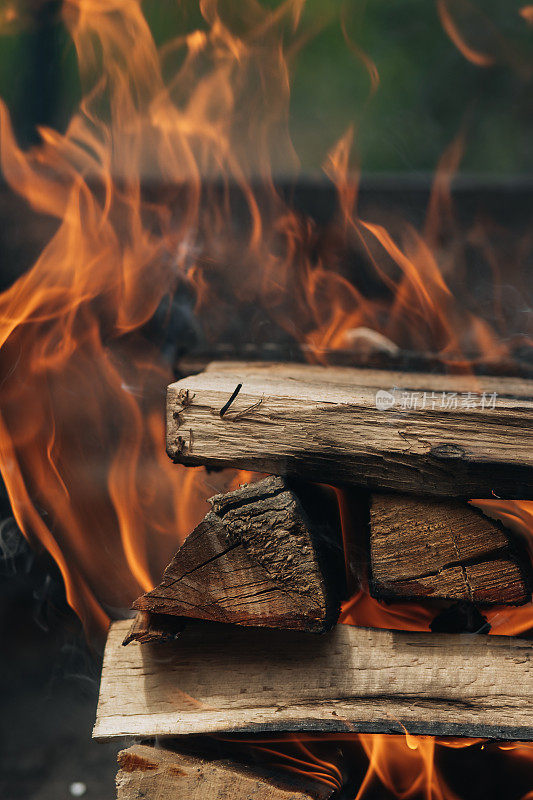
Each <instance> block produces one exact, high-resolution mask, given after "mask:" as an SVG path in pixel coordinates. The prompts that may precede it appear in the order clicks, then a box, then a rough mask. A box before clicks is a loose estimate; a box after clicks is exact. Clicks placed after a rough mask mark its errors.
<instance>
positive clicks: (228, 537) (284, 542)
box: [133, 477, 344, 638]
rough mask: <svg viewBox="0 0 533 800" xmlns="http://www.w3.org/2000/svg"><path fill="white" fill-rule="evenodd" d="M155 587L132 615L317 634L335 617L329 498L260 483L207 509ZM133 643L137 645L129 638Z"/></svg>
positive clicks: (338, 570)
mask: <svg viewBox="0 0 533 800" xmlns="http://www.w3.org/2000/svg"><path fill="white" fill-rule="evenodd" d="M209 502H210V503H211V506H212V510H211V511H210V512H209V513H208V514H207V515H206V516H205V518H204V519H203V520H202V522H201V523H200V524H199V525H197V527H196V528H195V529H194V531H193V532H192V533H191V534H190V535H189V536H188V537H187V539H186V540H185V542H184V543H183V545H182V546H181V548H180V549H179V550H178V552H177V553H176V555H175V556H174V558H173V559H172V561H171V562H170V564H169V565H168V567H167V568H166V570H165V573H164V575H163V578H162V580H161V582H160V583H159V584H158V585H157V586H156V587H155V588H154V589H153V590H152V591H150V592H147V593H146V594H144V595H142V596H141V597H139V598H138V600H136V601H135V603H134V604H133V607H134V608H135V609H137V610H140V611H149V612H155V613H157V614H174V615H177V616H184V617H193V618H197V619H208V620H213V621H216V622H232V623H235V624H238V625H265V626H268V627H272V628H291V629H293V630H305V631H313V632H315V633H323V632H324V631H326V630H330V629H331V628H332V627H333V625H334V624H335V623H336V621H337V619H338V617H339V613H340V600H341V596H342V583H343V580H342V578H343V576H344V556H343V549H342V536H341V531H340V522H339V519H338V514H337V510H336V503H335V501H334V498H333V497H332V498H328V497H327V496H326V490H325V489H322V488H321V487H313V488H312V489H311V490H310V489H309V487H300V490H299V491H298V490H297V489H296V488H295V487H294V486H292V485H290V484H289V483H288V482H287V480H286V479H284V478H278V477H269V478H264V479H263V480H261V481H258V482H257V483H253V484H250V485H245V486H242V487H241V488H239V489H236V490H235V491H233V492H228V493H226V494H221V495H216V496H215V497H212V498H211V499H210V501H209ZM134 638H138V637H134Z"/></svg>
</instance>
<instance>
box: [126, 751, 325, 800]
mask: <svg viewBox="0 0 533 800" xmlns="http://www.w3.org/2000/svg"><path fill="white" fill-rule="evenodd" d="M118 763H119V767H120V769H119V772H118V775H117V793H118V794H117V800H140V798H146V800H327V798H328V797H330V796H331V794H332V793H333V789H331V788H329V787H328V786H325V785H324V784H319V783H318V782H317V781H313V782H312V783H313V784H314V786H313V789H309V790H304V789H300V788H296V787H295V784H298V783H306V781H303V780H302V781H298V780H292V781H291V779H290V778H289V776H288V775H286V776H284V775H282V774H280V771H279V770H277V771H275V772H273V774H272V776H271V777H267V776H266V775H265V774H261V773H260V772H259V771H258V770H257V771H254V770H252V769H247V768H246V767H243V766H240V765H238V764H236V763H233V762H231V761H213V760H209V759H206V758H196V757H194V756H192V755H185V754H183V753H175V752H172V751H169V750H165V749H162V748H160V747H152V746H150V745H142V744H136V745H133V746H132V747H128V749H127V750H122V751H121V752H120V753H119V754H118ZM258 772H259V774H258ZM307 783H310V782H309V781H307Z"/></svg>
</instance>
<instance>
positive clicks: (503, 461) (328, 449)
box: [167, 363, 533, 499]
mask: <svg viewBox="0 0 533 800" xmlns="http://www.w3.org/2000/svg"><path fill="white" fill-rule="evenodd" d="M239 384H242V386H241V389H240V391H239V393H238V394H237V396H236V397H235V399H234V400H233V402H232V403H231V405H230V406H229V408H228V409H227V411H226V412H225V413H224V414H223V415H222V416H221V414H220V411H221V409H223V407H224V406H225V405H226V404H227V402H228V400H229V399H230V397H231V396H232V395H233V393H234V392H235V389H236V387H237V386H238V385H239ZM380 390H382V391H386V392H388V393H389V394H388V395H386V396H385V400H387V397H389V400H390V398H391V397H392V398H393V399H394V405H393V406H392V407H391V408H388V409H383V408H377V407H376V394H377V392H378V391H380ZM404 392H405V393H407V394H405V395H404ZM424 392H425V395H424ZM443 392H444V393H445V394H444V401H443V400H442V398H443ZM469 392H470V395H469V394H468V393H469ZM413 393H414V394H413ZM452 393H455V394H456V395H457V396H456V398H455V400H453V399H450V398H451V395H452ZM474 393H475V395H474ZM483 393H485V401H482V399H481V398H482V397H483ZM494 393H497V397H495V398H494ZM404 397H405V398H407V400H406V401H405V402H407V403H409V402H411V403H414V402H415V399H416V400H417V402H418V406H419V407H418V408H409V409H408V410H403V404H404ZM491 398H492V399H493V400H494V404H495V407H494V408H492V407H488V406H490V405H491V403H492V401H493V400H492V399H491ZM532 398H533V381H526V380H520V379H510V378H508V379H504V378H487V377H477V378H473V377H466V376H442V375H424V374H403V373H394V372H383V371H377V370H376V371H373V370H358V369H350V368H342V367H316V366H307V365H297V364H266V365H265V364H246V363H242V364H241V363H233V364H228V363H223V364H220V363H217V364H212V365H211V366H210V367H209V368H208V369H207V370H206V371H205V372H203V373H200V374H199V375H194V376H192V377H189V378H184V379H183V380H181V381H178V382H177V383H174V384H171V385H170V386H169V387H168V393H167V451H168V454H169V456H170V457H171V458H173V459H174V460H175V461H178V462H180V463H183V464H188V465H191V466H192V465H201V464H203V465H207V466H210V467H224V466H231V467H237V468H244V469H252V470H256V471H258V472H270V473H273V474H278V475H291V474H292V475H294V474H296V475H299V476H300V477H304V478H306V479H309V480H315V481H320V482H326V483H328V482H330V483H340V482H347V483H351V484H356V485H361V486H366V487H369V488H373V489H376V488H378V489H379V488H384V489H393V490H398V491H402V492H414V493H416V494H431V495H441V496H450V497H459V496H461V497H488V496H490V495H491V493H492V492H494V493H496V494H497V495H498V496H500V497H509V498H510V497H514V498H518V499H525V498H528V497H533V399H532ZM441 402H445V403H448V404H450V403H451V405H452V407H450V408H447V409H446V408H441V407H440V403H441ZM454 402H457V408H454V407H453V404H454ZM483 402H484V405H485V407H484V408H482V407H481V405H482V403H483ZM422 403H425V406H426V407H425V408H421V407H420V406H421V404H422ZM469 404H470V405H472V404H474V407H468V405H469ZM433 405H435V408H433V407H432V406H433ZM463 406H464V407H463Z"/></svg>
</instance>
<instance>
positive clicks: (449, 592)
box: [370, 494, 532, 605]
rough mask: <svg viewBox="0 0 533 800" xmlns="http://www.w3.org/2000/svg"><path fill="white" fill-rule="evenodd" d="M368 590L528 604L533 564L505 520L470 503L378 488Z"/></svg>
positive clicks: (372, 515)
mask: <svg viewBox="0 0 533 800" xmlns="http://www.w3.org/2000/svg"><path fill="white" fill-rule="evenodd" d="M370 557H371V591H372V594H374V595H375V596H376V597H380V598H386V599H391V598H398V597H401V598H439V599H449V600H467V601H471V602H474V603H479V604H481V605H484V604H495V603H496V604H506V603H507V604H514V605H518V604H521V603H526V602H527V601H528V600H529V599H530V596H531V583H532V574H531V573H532V567H531V562H530V560H529V559H528V557H527V555H526V554H525V552H524V553H523V552H521V547H520V544H519V542H518V541H515V540H514V539H513V538H512V534H511V533H510V532H508V531H507V530H506V529H505V528H504V527H503V526H502V525H500V524H499V523H497V522H494V521H493V520H492V519H489V518H488V517H486V516H485V515H484V514H483V513H482V512H481V511H479V510H478V509H476V508H473V507H472V506H470V505H468V504H467V503H463V502H460V501H453V500H452V501H450V500H444V501H443V500H435V501H431V502H430V501H428V500H426V499H423V498H417V497H407V496H402V495H388V494H375V495H373V496H372V498H371V508H370Z"/></svg>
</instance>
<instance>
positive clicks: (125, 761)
mask: <svg viewBox="0 0 533 800" xmlns="http://www.w3.org/2000/svg"><path fill="white" fill-rule="evenodd" d="M173 756H175V757H176V762H177V763H176V764H172V763H169V762H170V759H172V757H173ZM161 757H163V758H168V759H169V762H167V763H169V766H170V771H171V772H172V773H173V774H174V775H175V776H176V779H177V780H176V787H178V784H179V780H180V778H185V779H186V778H187V772H186V770H185V769H184V770H183V771H182V772H180V759H181V762H182V766H183V767H185V768H186V767H192V768H193V769H194V770H195V771H196V770H198V771H201V768H202V767H205V766H207V767H208V768H211V769H214V770H217V771H218V770H220V771H221V772H226V773H227V774H228V781H231V782H232V783H233V782H237V784H236V785H237V786H238V781H239V778H244V779H250V780H253V781H258V782H261V783H264V784H266V785H268V786H270V787H272V788H273V789H279V790H280V793H283V796H284V797H285V796H286V795H285V793H286V792H299V793H301V796H302V798H303V797H304V796H305V797H306V798H307V797H308V798H309V800H328V798H330V797H331V796H332V794H333V793H334V791H335V790H334V789H333V788H331V787H329V786H326V785H325V784H323V783H321V782H319V781H317V780H314V779H313V778H311V777H308V776H306V775H304V774H303V773H302V774H295V773H293V772H290V771H288V770H287V771H285V770H283V769H282V768H280V767H279V766H270V765H269V764H268V761H266V762H261V761H258V760H257V757H254V756H253V755H252V752H251V751H250V748H249V747H247V746H246V745H242V744H241V745H240V746H239V741H238V739H236V740H235V741H233V742H232V741H231V740H230V739H229V737H227V738H226V737H225V738H224V740H222V739H215V738H214V737H210V736H201V737H200V736H198V737H184V739H183V740H180V739H172V738H170V739H165V742H164V746H161V744H159V743H158V742H156V741H155V740H153V739H143V740H142V741H141V742H138V743H133V744H132V745H130V747H128V748H127V749H126V750H121V751H120V752H119V753H118V756H117V762H118V766H119V769H120V770H121V771H122V772H123V773H136V772H138V773H145V772H152V773H154V772H156V771H157V770H158V769H159V768H160V767H161V766H163V767H164V766H165V765H164V764H162V763H161ZM119 774H120V773H119ZM193 777H194V776H193ZM208 780H209V778H208V776H206V787H205V788H206V791H208V790H209V789H210V786H209V785H208ZM265 788H266V787H265ZM247 798H248V796H247Z"/></svg>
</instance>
